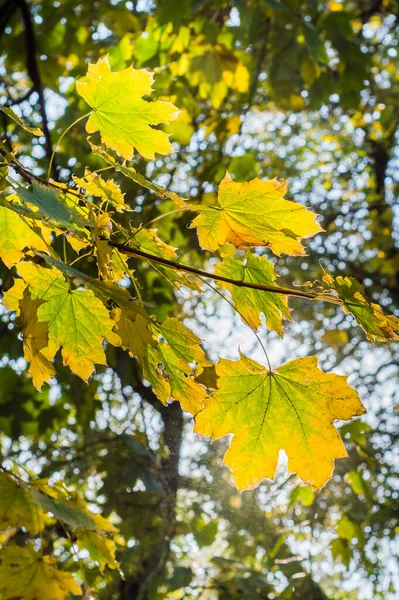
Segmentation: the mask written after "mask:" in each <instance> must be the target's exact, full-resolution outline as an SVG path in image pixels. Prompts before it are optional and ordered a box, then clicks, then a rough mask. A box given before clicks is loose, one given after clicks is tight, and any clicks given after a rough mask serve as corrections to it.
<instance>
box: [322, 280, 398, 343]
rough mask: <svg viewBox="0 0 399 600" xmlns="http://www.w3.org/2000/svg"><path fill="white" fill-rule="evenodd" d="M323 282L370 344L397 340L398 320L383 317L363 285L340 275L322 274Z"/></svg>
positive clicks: (392, 316) (386, 316) (391, 316)
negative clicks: (354, 320) (333, 292)
mask: <svg viewBox="0 0 399 600" xmlns="http://www.w3.org/2000/svg"><path fill="white" fill-rule="evenodd" d="M323 281H324V283H325V284H327V286H328V287H329V288H330V289H333V290H335V291H336V292H337V294H338V296H339V298H341V300H342V302H343V308H344V310H345V312H346V313H347V314H352V315H353V316H354V317H355V319H356V321H357V322H358V324H359V325H360V326H361V327H362V329H364V331H365V332H366V336H367V339H369V340H370V341H372V342H376V341H377V340H378V341H380V342H385V341H387V340H398V339H399V319H398V318H397V317H395V316H394V315H385V314H384V313H383V312H382V309H381V307H380V306H379V305H378V304H375V303H373V302H370V301H369V300H368V299H367V297H366V293H365V291H364V287H363V285H362V284H361V283H359V282H358V281H357V280H356V279H354V278H353V277H342V276H341V275H338V277H332V276H331V275H330V274H329V273H327V272H324V274H323Z"/></svg>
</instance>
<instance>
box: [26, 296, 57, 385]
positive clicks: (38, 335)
mask: <svg viewBox="0 0 399 600" xmlns="http://www.w3.org/2000/svg"><path fill="white" fill-rule="evenodd" d="M41 304H42V300H39V299H36V300H32V298H31V295H30V293H29V291H25V295H24V297H23V299H22V300H21V301H20V303H19V318H20V321H21V323H22V331H21V335H22V339H23V343H24V346H23V347H24V357H25V359H26V360H27V362H28V363H29V373H30V374H31V376H32V381H33V385H34V386H35V388H36V389H38V390H40V389H41V387H42V385H43V383H49V382H50V379H51V378H52V377H55V375H56V372H55V369H54V366H53V364H52V363H51V362H50V361H49V360H48V359H47V358H46V357H45V356H44V355H43V354H42V353H41V350H44V349H45V348H46V347H47V345H48V341H49V332H48V323H47V322H45V321H43V322H40V323H39V322H38V320H37V311H38V308H39V307H40V305H41Z"/></svg>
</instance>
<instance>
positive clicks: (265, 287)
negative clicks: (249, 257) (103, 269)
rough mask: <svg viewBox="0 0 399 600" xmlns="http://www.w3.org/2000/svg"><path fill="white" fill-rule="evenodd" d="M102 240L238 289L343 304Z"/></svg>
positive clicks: (125, 251) (117, 247)
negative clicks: (220, 273) (232, 276)
mask: <svg viewBox="0 0 399 600" xmlns="http://www.w3.org/2000/svg"><path fill="white" fill-rule="evenodd" d="M101 239H103V240H104V241H106V242H108V244H109V245H110V246H112V247H113V248H116V249H117V250H119V252H121V253H122V254H126V255H127V256H132V257H133V258H144V259H145V260H148V261H150V262H156V263H159V264H161V265H163V266H165V267H169V268H171V269H174V270H176V271H182V272H183V273H190V274H192V275H198V276H199V277H205V278H206V279H213V280H214V281H223V282H225V283H230V284H231V285H235V286H237V287H244V288H249V289H253V290H260V291H262V292H273V293H274V294H283V295H285V296H297V297H299V298H307V299H308V300H322V301H326V302H331V303H332V304H342V302H341V300H340V299H339V298H335V297H333V296H331V297H330V296H323V295H322V294H318V293H316V292H301V291H300V290H295V289H292V288H286V287H280V286H278V285H266V284H263V283H252V282H250V281H243V280H238V279H231V278H230V277H224V276H223V275H217V274H216V273H209V272H208V271H202V270H201V269H196V268H195V267H190V266H188V265H182V264H181V263H179V262H176V261H173V260H168V259H167V258H162V257H160V256H155V255H153V254H149V253H148V252H144V251H143V250H136V249H135V248H130V247H129V246H126V245H125V244H118V243H117V242H113V241H111V240H109V239H107V238H101Z"/></svg>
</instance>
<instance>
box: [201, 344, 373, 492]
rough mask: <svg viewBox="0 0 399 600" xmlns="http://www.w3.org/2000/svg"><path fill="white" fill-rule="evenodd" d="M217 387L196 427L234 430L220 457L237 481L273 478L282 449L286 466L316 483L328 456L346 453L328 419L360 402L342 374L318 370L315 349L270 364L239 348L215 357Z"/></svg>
mask: <svg viewBox="0 0 399 600" xmlns="http://www.w3.org/2000/svg"><path fill="white" fill-rule="evenodd" d="M216 371H217V374H218V376H219V379H218V390H217V391H216V392H215V393H214V394H213V395H212V396H210V397H209V398H208V399H206V400H205V408H204V409H203V410H202V411H201V412H200V413H199V414H198V415H197V416H196V424H195V431H196V432H197V433H200V434H203V435H208V436H211V437H212V438H213V439H219V438H221V437H223V436H225V435H228V434H233V435H234V437H233V440H232V443H231V446H230V448H229V449H228V451H227V452H226V454H225V457H224V464H225V465H227V466H228V467H230V469H231V470H232V472H233V477H234V480H235V484H236V486H237V488H238V489H239V490H240V491H242V490H246V489H252V488H254V487H255V486H257V485H258V484H259V483H260V482H261V481H262V479H264V478H265V477H268V478H271V479H272V478H273V477H274V474H275V470H276V466H277V461H278V456H279V452H280V450H284V451H285V453H286V454H287V457H288V469H289V471H290V472H296V473H297V474H298V476H299V477H300V478H301V479H302V480H303V481H304V482H305V483H308V484H310V485H312V486H313V487H315V488H316V489H320V488H321V487H323V485H325V483H326V482H327V481H328V479H329V478H330V477H331V474H332V471H333V468H334V460H335V459H336V458H343V457H345V456H347V453H346V450H345V447H344V445H343V442H342V440H341V438H340V436H339V434H338V431H337V430H336V428H335V426H334V424H333V423H334V420H335V419H342V420H350V419H352V418H353V417H355V416H359V415H362V414H364V413H365V412H366V411H365V408H364V406H363V405H362V403H361V402H360V399H359V396H358V394H357V392H356V391H355V390H354V389H353V388H351V387H350V386H349V385H348V383H347V381H346V377H343V376H340V375H334V374H331V373H323V372H322V371H321V370H320V369H319V368H318V367H317V358H316V357H314V356H311V357H307V358H300V359H297V360H293V361H291V362H289V363H287V364H285V365H283V366H282V367H279V368H278V369H277V370H276V371H274V372H273V371H269V370H268V369H266V368H265V367H263V366H261V365H259V364H258V363H257V362H255V361H253V360H251V359H249V358H247V357H246V356H244V355H241V359H240V360H238V361H230V360H226V359H221V360H220V362H219V363H218V364H217V365H216Z"/></svg>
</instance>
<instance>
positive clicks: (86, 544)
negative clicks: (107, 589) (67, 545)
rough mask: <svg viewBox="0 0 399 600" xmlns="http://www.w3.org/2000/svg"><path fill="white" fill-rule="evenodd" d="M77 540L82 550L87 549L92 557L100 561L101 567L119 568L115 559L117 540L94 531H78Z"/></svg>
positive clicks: (102, 568)
mask: <svg viewBox="0 0 399 600" xmlns="http://www.w3.org/2000/svg"><path fill="white" fill-rule="evenodd" d="M77 542H78V546H79V548H80V550H83V549H84V550H87V551H88V552H89V554H90V558H91V559H92V560H95V561H97V562H98V564H99V566H100V569H101V570H102V571H103V570H104V569H105V567H109V568H110V569H118V568H119V564H118V563H117V561H116V560H115V551H116V548H115V542H113V541H112V540H109V539H107V538H106V537H104V536H100V535H98V533H95V532H94V531H84V530H83V531H82V530H78V531H77Z"/></svg>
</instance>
